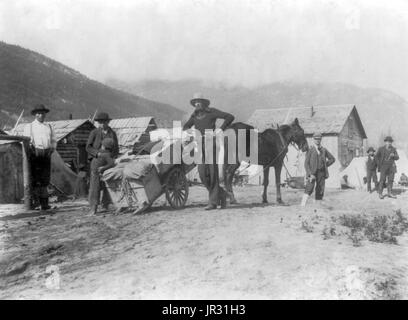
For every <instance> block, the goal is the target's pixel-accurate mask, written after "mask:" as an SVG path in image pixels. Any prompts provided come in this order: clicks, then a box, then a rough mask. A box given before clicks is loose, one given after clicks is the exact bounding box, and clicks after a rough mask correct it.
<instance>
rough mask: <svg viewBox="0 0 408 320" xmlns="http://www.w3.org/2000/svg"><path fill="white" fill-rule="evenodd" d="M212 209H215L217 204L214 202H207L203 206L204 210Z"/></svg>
mask: <svg viewBox="0 0 408 320" xmlns="http://www.w3.org/2000/svg"><path fill="white" fill-rule="evenodd" d="M214 209H217V206H216V205H215V204H209V205H207V206H206V207H205V208H204V210H207V211H208V210H214Z"/></svg>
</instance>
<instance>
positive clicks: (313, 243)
mask: <svg viewBox="0 0 408 320" xmlns="http://www.w3.org/2000/svg"><path fill="white" fill-rule="evenodd" d="M235 190H236V195H237V199H238V201H239V202H240V203H239V204H237V205H233V206H230V207H229V208H228V209H225V210H216V211H204V210H203V209H204V204H205V198H206V192H205V190H204V189H203V188H202V187H198V186H195V187H192V188H191V189H190V191H191V192H190V197H189V202H188V204H187V207H186V208H185V209H183V210H178V211H175V210H171V209H170V208H168V207H166V206H163V205H164V204H165V203H164V201H163V200H162V199H159V201H157V202H156V205H155V207H154V208H152V210H151V211H150V212H147V213H145V214H142V215H133V214H130V213H124V214H119V215H114V214H111V213H109V212H106V213H103V214H100V215H98V216H91V215H88V214H87V211H86V202H85V201H75V202H72V201H67V202H64V203H58V204H56V206H57V210H55V211H54V212H51V213H47V214H40V212H39V211H36V212H24V210H23V209H22V207H21V206H20V205H1V206H0V298H1V299H66V298H68V299H71V298H72V299H73V298H79V299H100V298H107V299H407V298H408V281H407V280H408V278H407V274H408V236H407V233H406V232H404V231H405V229H403V228H402V229H401V228H400V229H398V230H400V231H401V230H402V231H401V232H399V233H398V235H397V236H395V237H394V236H393V235H391V236H387V234H386V232H388V231H384V230H385V229H387V228H388V227H389V226H391V225H392V226H394V225H393V224H392V223H391V222H390V221H396V220H395V218H396V217H397V216H398V217H399V219H400V220H398V221H399V222H395V226H396V227H400V226H401V225H403V223H402V222H401V221H405V220H401V219H405V217H407V215H408V201H407V200H408V192H402V193H401V194H399V195H398V198H397V199H396V200H394V199H390V198H386V199H384V200H380V199H378V196H377V195H376V194H368V193H366V192H362V191H354V190H346V191H340V190H328V191H327V193H326V197H325V200H324V202H323V203H322V204H319V205H317V204H313V202H312V201H311V202H310V204H309V205H308V207H307V208H305V209H301V208H300V207H299V205H298V204H299V202H300V198H301V196H302V191H298V190H291V189H284V190H283V198H284V201H285V202H286V205H284V206H281V205H277V204H275V199H274V190H273V188H271V189H270V191H269V198H270V204H267V205H261V204H260V198H261V197H260V193H261V187H260V186H245V187H237V188H235ZM376 216H385V217H387V218H384V219H388V220H384V221H385V222H384V223H385V224H382V226H383V227H384V225H386V227H384V228H385V229H381V230H383V231H381V232H377V231H378V230H375V228H374V229H373V228H372V226H373V225H375V226H377V224H375V223H377V222H378V221H377V220H373V221H377V222H375V223H374V224H373V223H371V222H370V223H368V222H367V221H371V220H372V219H374V217H376ZM361 217H364V218H361ZM360 218H361V219H360ZM364 219H365V220H364ZM370 219H371V220H370ZM392 219H394V220H392ZM361 221H365V222H364V223H363V222H361ZM381 221H382V220H381ZM400 222H401V223H400ZM405 222H406V221H405ZM405 222H404V223H405ZM404 226H405V227H407V226H408V224H404ZM364 228H365V229H364ZM370 228H371V229H370ZM393 228H394V227H393ZM394 229H395V228H394ZM394 229H392V230H394ZM367 230H368V231H367ZM387 230H388V229H387ZM390 230H391V229H390ZM393 232H394V231H393ZM393 234H396V233H393Z"/></svg>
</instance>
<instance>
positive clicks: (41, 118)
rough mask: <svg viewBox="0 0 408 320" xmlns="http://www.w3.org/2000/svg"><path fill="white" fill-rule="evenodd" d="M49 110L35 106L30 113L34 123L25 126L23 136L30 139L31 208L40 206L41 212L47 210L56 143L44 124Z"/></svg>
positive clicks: (42, 106)
mask: <svg viewBox="0 0 408 320" xmlns="http://www.w3.org/2000/svg"><path fill="white" fill-rule="evenodd" d="M49 111H50V110H49V109H47V108H46V107H45V106H44V105H43V104H37V105H36V106H35V107H34V109H33V110H32V111H31V114H32V115H33V116H34V117H35V119H34V121H33V122H31V123H30V124H28V125H26V126H25V128H24V135H25V136H27V137H30V138H31V140H30V144H31V152H30V164H31V181H32V190H33V191H32V192H33V196H32V200H31V208H32V209H35V208H36V207H38V205H41V210H48V209H50V206H49V204H48V190H47V188H48V185H49V184H50V179H51V154H52V153H53V152H54V151H55V149H56V146H57V141H56V139H55V135H54V131H53V129H52V127H51V125H50V124H49V123H46V122H45V115H46V114H47V113H48V112H49Z"/></svg>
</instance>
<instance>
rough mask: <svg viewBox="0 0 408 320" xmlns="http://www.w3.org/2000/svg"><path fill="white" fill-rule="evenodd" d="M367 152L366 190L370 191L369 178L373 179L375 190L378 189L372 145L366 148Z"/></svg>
mask: <svg viewBox="0 0 408 320" xmlns="http://www.w3.org/2000/svg"><path fill="white" fill-rule="evenodd" d="M367 153H368V157H367V161H366V172H367V191H368V192H370V193H371V180H373V182H374V188H375V190H377V189H378V180H377V162H376V159H375V150H374V148H373V147H370V148H368V150H367Z"/></svg>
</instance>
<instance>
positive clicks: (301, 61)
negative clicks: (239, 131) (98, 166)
mask: <svg viewBox="0 0 408 320" xmlns="http://www.w3.org/2000/svg"><path fill="white" fill-rule="evenodd" d="M0 39H1V40H3V41H5V42H7V43H12V44H18V45H21V46H23V47H26V48H29V49H31V50H34V51H38V52H40V53H42V54H45V55H47V56H49V57H51V58H53V59H56V60H58V61H60V62H62V63H64V64H67V65H68V66H70V67H72V68H74V69H76V70H78V71H80V72H82V73H84V74H85V75H87V76H89V77H91V78H94V79H97V80H100V81H104V80H105V79H107V78H109V77H113V78H118V79H122V80H127V81H129V80H141V79H146V78H149V79H154V78H159V79H170V80H177V79H183V78H199V79H205V80H209V81H213V80H215V81H222V82H227V83H229V84H241V85H245V86H254V85H260V84H265V83H268V82H273V81H283V80H296V81H340V82H348V83H353V84H357V85H360V86H369V87H381V88H385V89H389V90H392V91H394V92H396V93H398V94H400V95H402V96H404V97H405V98H406V99H408V1H403V0H401V1H399V0H395V1H394V0H384V1H379V0H378V1H373V0H367V1H345V0H341V1H340V0H338V1H329V0H327V1H325V0H320V1H319V0H313V1H312V0H310V1H308V0H299V1H290V0H289V1H288V0H285V1H279V0H275V1H274V0H160V1H154V0H133V1H124V0H122V1H121V0H111V1H101V0H81V1H79V0H75V1H74V0H60V1H58V0H52V1H51V0H32V1H29V0H17V1H16V0H0Z"/></svg>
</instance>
